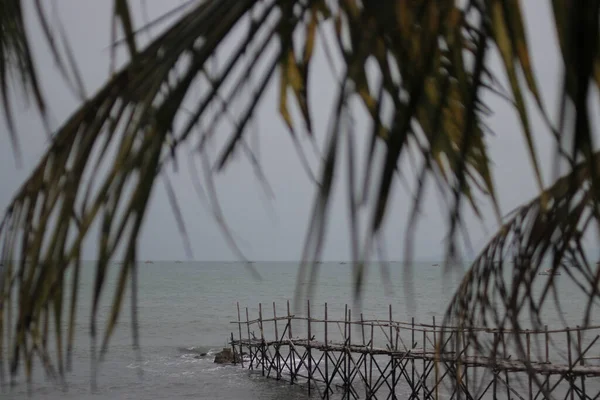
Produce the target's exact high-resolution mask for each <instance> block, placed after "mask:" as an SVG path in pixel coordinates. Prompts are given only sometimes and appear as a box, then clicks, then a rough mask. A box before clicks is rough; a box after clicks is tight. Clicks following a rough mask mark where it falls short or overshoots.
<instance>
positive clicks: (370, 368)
mask: <svg viewBox="0 0 600 400" xmlns="http://www.w3.org/2000/svg"><path fill="white" fill-rule="evenodd" d="M374 328H375V327H374V325H373V323H372V322H371V352H370V353H369V359H370V362H369V394H368V396H367V399H370V398H371V397H373V357H374V355H373V342H374V341H375V340H374V338H373V330H374Z"/></svg>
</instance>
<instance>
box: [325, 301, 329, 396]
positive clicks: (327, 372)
mask: <svg viewBox="0 0 600 400" xmlns="http://www.w3.org/2000/svg"><path fill="white" fill-rule="evenodd" d="M324 324H325V327H324V328H325V380H326V381H327V383H326V385H325V398H326V399H327V400H329V355H328V351H327V349H328V348H329V342H328V341H327V303H325V322H324Z"/></svg>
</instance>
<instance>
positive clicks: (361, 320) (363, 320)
mask: <svg viewBox="0 0 600 400" xmlns="http://www.w3.org/2000/svg"><path fill="white" fill-rule="evenodd" d="M360 328H361V332H362V344H363V347H365V350H366V345H367V343H366V338H365V319H364V317H363V313H360ZM364 367H365V381H366V380H367V376H368V375H367V356H366V354H365V358H364ZM368 393H369V386H368V382H365V395H366V396H368Z"/></svg>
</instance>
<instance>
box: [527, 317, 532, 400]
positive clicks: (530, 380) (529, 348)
mask: <svg viewBox="0 0 600 400" xmlns="http://www.w3.org/2000/svg"><path fill="white" fill-rule="evenodd" d="M525 340H526V341H527V363H528V364H529V365H528V368H531V370H530V371H529V372H528V373H527V377H528V381H529V398H530V399H533V366H532V365H531V334H530V332H529V329H527V330H526V331H525Z"/></svg>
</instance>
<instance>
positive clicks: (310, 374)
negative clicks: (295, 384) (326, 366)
mask: <svg viewBox="0 0 600 400" xmlns="http://www.w3.org/2000/svg"><path fill="white" fill-rule="evenodd" d="M306 315H307V316H308V323H307V329H308V341H307V343H308V348H307V350H308V374H307V375H308V395H309V396H310V389H311V388H310V381H311V378H312V352H311V343H310V342H311V340H312V336H311V335H312V332H311V330H310V300H306Z"/></svg>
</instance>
